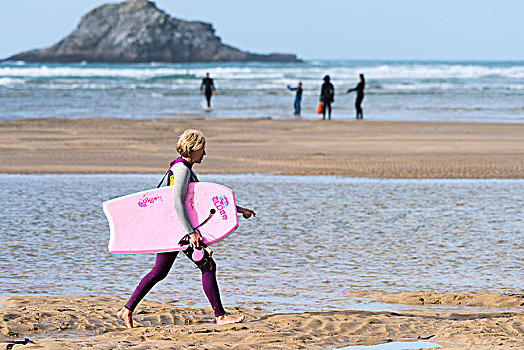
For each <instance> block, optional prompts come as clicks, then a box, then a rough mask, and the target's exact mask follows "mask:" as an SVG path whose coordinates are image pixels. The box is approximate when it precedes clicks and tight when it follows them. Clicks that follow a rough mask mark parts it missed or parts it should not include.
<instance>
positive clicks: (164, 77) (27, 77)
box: [0, 60, 524, 123]
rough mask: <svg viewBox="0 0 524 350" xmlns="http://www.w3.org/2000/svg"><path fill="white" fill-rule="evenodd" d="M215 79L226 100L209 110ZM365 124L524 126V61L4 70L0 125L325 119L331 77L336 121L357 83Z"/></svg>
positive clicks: (0, 65) (349, 107)
mask: <svg viewBox="0 0 524 350" xmlns="http://www.w3.org/2000/svg"><path fill="white" fill-rule="evenodd" d="M206 72H209V73H210V75H211V77H212V78H213V79H214V82H215V86H216V89H217V95H216V96H215V97H214V98H213V104H214V109H213V111H212V112H205V111H204V110H203V107H202V102H203V98H202V96H201V95H200V93H199V88H200V84H201V81H202V78H203V77H204V76H205V74H206ZM360 73H363V74H364V75H365V77H366V91H365V93H366V97H365V99H364V103H363V108H364V117H365V119H367V120H381V121H446V122H502V123H522V122H524V61H406V60H404V61H381V60H367V61H350V60H345V61H328V60H308V61H305V62H304V63H286V64H282V63H206V64H204V63H183V64H182V63H180V64H166V63H148V64H91V63H85V62H84V63H78V64H47V63H46V64H33V63H25V62H0V120H13V119H21V118H41V117H56V118H83V117H103V118H110V117H111V118H131V119H151V118H186V117H198V118H274V119H283V118H295V116H294V114H293V100H294V92H292V91H289V90H288V89H287V88H286V87H287V86H288V85H290V86H292V87H294V86H296V85H297V83H298V82H299V81H301V82H302V83H303V87H304V96H303V101H302V116H301V117H302V118H304V119H318V118H319V116H318V115H316V114H315V107H316V104H317V103H318V99H319V91H320V86H321V83H322V79H323V77H324V76H325V75H330V77H331V79H332V82H333V84H334V86H335V103H334V105H333V106H334V111H333V119H336V120H348V119H353V118H354V114H355V113H354V100H355V94H354V93H352V94H346V91H347V90H348V89H349V88H352V87H354V86H356V84H357V83H358V75H359V74H360Z"/></svg>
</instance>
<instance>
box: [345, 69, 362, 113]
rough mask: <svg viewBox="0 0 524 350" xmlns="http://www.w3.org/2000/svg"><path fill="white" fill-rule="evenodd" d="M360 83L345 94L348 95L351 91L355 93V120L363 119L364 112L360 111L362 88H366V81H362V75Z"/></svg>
mask: <svg viewBox="0 0 524 350" xmlns="http://www.w3.org/2000/svg"><path fill="white" fill-rule="evenodd" d="M359 77H360V82H359V83H358V84H357V86H355V87H354V88H353V89H349V90H348V91H347V93H348V94H349V93H350V92H352V91H356V92H357V98H356V99H355V110H356V111H357V116H356V118H357V119H364V112H363V111H362V107H361V104H362V100H363V99H364V87H365V86H366V80H365V79H364V74H360V75H359Z"/></svg>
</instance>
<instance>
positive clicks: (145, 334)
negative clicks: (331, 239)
mask: <svg viewBox="0 0 524 350" xmlns="http://www.w3.org/2000/svg"><path fill="white" fill-rule="evenodd" d="M360 294H361V295H362V296H363V297H366V296H367V297H377V295H368V293H365V292H362V293H360ZM378 297H379V299H383V300H386V299H387V301H388V302H390V303H401V304H402V303H404V304H408V305H410V304H414V303H418V305H421V304H423V303H424V301H427V302H428V305H429V304H431V305H439V306H440V307H442V308H441V309H432V308H431V307H427V308H425V309H424V308H422V309H421V307H420V306H419V307H418V308H417V307H413V310H409V311H398V312H389V311H383V312H376V311H365V310H339V311H325V312H307V310H304V313H292V314H271V313H267V312H265V311H264V310H261V309H258V308H253V309H241V308H233V309H229V310H228V311H229V312H231V313H237V314H239V313H241V314H244V315H246V321H245V322H243V323H240V324H234V325H223V326H217V325H215V324H214V323H213V319H214V318H213V315H212V312H211V310H210V309H209V308H204V309H195V308H179V307H174V306H171V305H170V304H169V302H167V301H166V302H164V303H156V302H151V301H144V302H143V303H142V304H141V305H140V306H139V308H138V309H137V310H136V316H135V319H136V321H137V322H136V323H137V324H138V327H137V328H135V329H126V328H125V327H124V326H123V324H122V323H121V322H120V321H119V320H118V319H117V317H116V315H115V313H116V311H117V310H118V308H119V307H120V305H122V303H123V302H124V300H122V299H119V298H117V297H112V296H75V297H38V296H23V297H21V296H11V297H2V298H0V305H2V307H1V308H0V337H4V338H5V339H3V340H0V346H2V345H6V346H7V345H8V344H10V341H11V343H12V341H14V340H16V341H22V342H24V340H25V339H27V341H28V343H27V344H25V345H21V344H19V345H15V346H14V349H84V348H93V349H153V348H156V349H335V348H338V347H343V346H348V345H373V344H381V343H388V342H392V341H417V340H419V341H420V340H428V341H430V342H431V343H436V344H440V345H441V346H442V348H444V349H486V350H487V349H522V348H524V295H522V294H498V293H440V294H435V293H389V294H388V293H380V294H379V295H378ZM456 306H463V307H461V308H458V309H457V308H456ZM445 307H449V308H450V309H449V310H446V308H445Z"/></svg>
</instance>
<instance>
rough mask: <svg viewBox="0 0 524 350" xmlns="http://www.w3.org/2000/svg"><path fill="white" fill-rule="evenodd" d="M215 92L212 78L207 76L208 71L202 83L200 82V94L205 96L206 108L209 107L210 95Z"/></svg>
mask: <svg viewBox="0 0 524 350" xmlns="http://www.w3.org/2000/svg"><path fill="white" fill-rule="evenodd" d="M216 94H217V93H216V90H215V85H214V84H213V79H211V78H210V77H209V73H206V77H205V78H204V79H203V80H202V84H200V95H205V96H206V100H207V109H211V96H212V95H216Z"/></svg>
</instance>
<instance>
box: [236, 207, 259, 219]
mask: <svg viewBox="0 0 524 350" xmlns="http://www.w3.org/2000/svg"><path fill="white" fill-rule="evenodd" d="M237 212H239V213H240V214H242V216H243V217H244V219H249V218H250V217H251V215H253V217H256V216H257V214H256V213H255V212H254V211H253V210H251V209H248V208H242V207H241V206H238V205H237Z"/></svg>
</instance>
